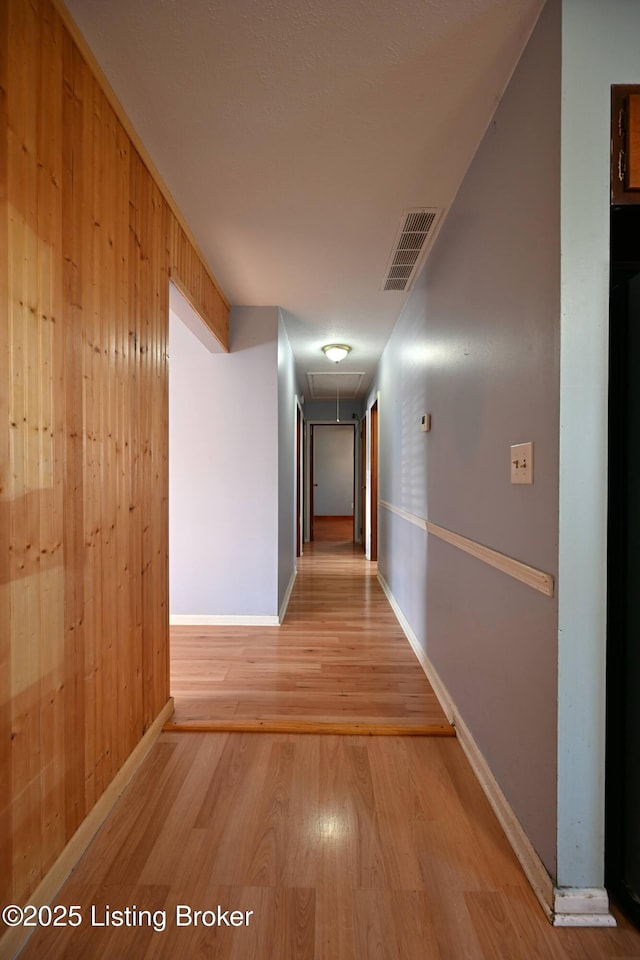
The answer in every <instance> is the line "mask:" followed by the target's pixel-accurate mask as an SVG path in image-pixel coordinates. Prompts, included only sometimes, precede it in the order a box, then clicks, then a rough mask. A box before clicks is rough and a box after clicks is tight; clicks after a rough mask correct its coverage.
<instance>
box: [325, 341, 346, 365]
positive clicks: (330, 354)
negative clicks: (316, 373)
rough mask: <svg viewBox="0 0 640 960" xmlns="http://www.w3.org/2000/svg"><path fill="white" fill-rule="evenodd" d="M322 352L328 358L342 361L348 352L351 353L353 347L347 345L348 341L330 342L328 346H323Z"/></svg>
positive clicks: (336, 361) (337, 361)
mask: <svg viewBox="0 0 640 960" xmlns="http://www.w3.org/2000/svg"><path fill="white" fill-rule="evenodd" d="M322 352H323V353H324V355H325V357H326V358H327V360H333V362H334V363H340V361H341V360H344V358H345V357H346V355H347V354H348V353H351V347H349V346H347V344H346V343H328V344H327V345H326V347H323V348H322Z"/></svg>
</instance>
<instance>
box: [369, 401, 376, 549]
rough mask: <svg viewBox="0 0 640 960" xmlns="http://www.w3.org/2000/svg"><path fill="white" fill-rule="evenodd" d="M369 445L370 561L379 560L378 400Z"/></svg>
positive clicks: (370, 423)
mask: <svg viewBox="0 0 640 960" xmlns="http://www.w3.org/2000/svg"><path fill="white" fill-rule="evenodd" d="M369 428H370V429H369V434H370V438H369V444H370V448H371V455H370V458H369V465H370V472H369V477H370V491H371V493H370V498H369V526H370V530H371V539H370V543H369V559H370V560H377V559H378V400H377V399H376V401H375V403H374V404H373V406H372V407H371V410H370V414H369Z"/></svg>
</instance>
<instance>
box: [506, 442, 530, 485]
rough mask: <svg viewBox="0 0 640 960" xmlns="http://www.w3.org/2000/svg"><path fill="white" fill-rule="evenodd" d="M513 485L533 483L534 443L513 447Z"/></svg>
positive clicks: (514, 445) (517, 444)
mask: <svg viewBox="0 0 640 960" xmlns="http://www.w3.org/2000/svg"><path fill="white" fill-rule="evenodd" d="M511 483H533V443H514V444H513V446H512V447H511Z"/></svg>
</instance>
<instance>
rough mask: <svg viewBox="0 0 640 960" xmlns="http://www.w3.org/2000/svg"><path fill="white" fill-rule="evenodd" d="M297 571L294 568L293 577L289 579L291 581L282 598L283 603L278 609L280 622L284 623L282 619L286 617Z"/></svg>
mask: <svg viewBox="0 0 640 960" xmlns="http://www.w3.org/2000/svg"><path fill="white" fill-rule="evenodd" d="M297 573H298V571H297V569H296V568H294V570H293V573H292V574H291V579H290V580H289V583H288V585H287V589H286V591H285V594H284V598H283V600H282V603H281V604H280V610H279V611H278V623H282V621H283V620H284V618H285V614H286V612H287V607H288V606H289V600H290V599H291V593H292V591H293V585H294V583H295V582H296V576H297Z"/></svg>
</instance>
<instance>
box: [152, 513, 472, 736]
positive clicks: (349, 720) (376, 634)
mask: <svg viewBox="0 0 640 960" xmlns="http://www.w3.org/2000/svg"><path fill="white" fill-rule="evenodd" d="M342 526H343V528H344V522H343V524H342ZM330 527H331V528H330V529H329V530H328V531H327V533H328V535H327V539H325V540H317V541H314V542H313V543H312V544H305V553H304V556H303V557H299V558H298V575H297V579H296V583H295V586H294V589H293V593H292V596H291V599H290V602H289V607H288V610H287V614H286V617H285V621H284V623H283V624H282V625H281V626H279V627H172V629H171V693H172V695H173V697H174V701H175V714H174V717H173V719H172V721H171V722H170V723H169V724H167V726H166V727H165V729H167V730H169V729H185V728H187V729H207V730H245V731H247V730H259V729H260V730H268V731H270V732H298V731H300V732H302V731H304V730H308V731H312V732H335V733H338V732H347V733H363V732H366V733H378V734H381V733H387V734H394V733H404V734H425V733H429V734H432V735H445V736H446V735H453V732H454V731H453V729H452V728H451V727H450V726H449V724H448V722H447V719H446V717H445V715H444V712H443V710H442V708H441V707H440V704H439V703H438V701H437V699H436V697H435V695H434V693H433V690H432V689H431V686H430V685H429V683H428V681H427V679H426V677H425V675H424V672H423V670H422V668H421V667H420V665H419V663H418V661H417V659H416V657H415V655H414V653H413V651H412V650H411V647H410V646H409V644H408V642H407V640H406V637H405V636H404V634H403V632H402V630H401V628H400V626H399V624H398V622H397V620H396V618H395V616H394V614H393V611H392V610H391V607H390V606H389V603H388V602H387V599H386V597H385V595H384V593H383V592H382V589H381V587H380V585H379V583H378V581H377V579H376V568H377V565H376V564H372V563H369V562H368V561H367V560H365V558H364V555H363V553H362V548H361V547H359V546H358V545H357V544H354V543H352V542H350V541H344V540H343V541H340V540H338V539H337V538H336V530H335V528H336V524H335V523H334V524H332V525H330ZM350 528H351V521H350V520H348V521H347V527H346V530H344V529H343V535H344V533H345V532H346V534H347V536H348V535H349V534H350V533H351V529H350Z"/></svg>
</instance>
